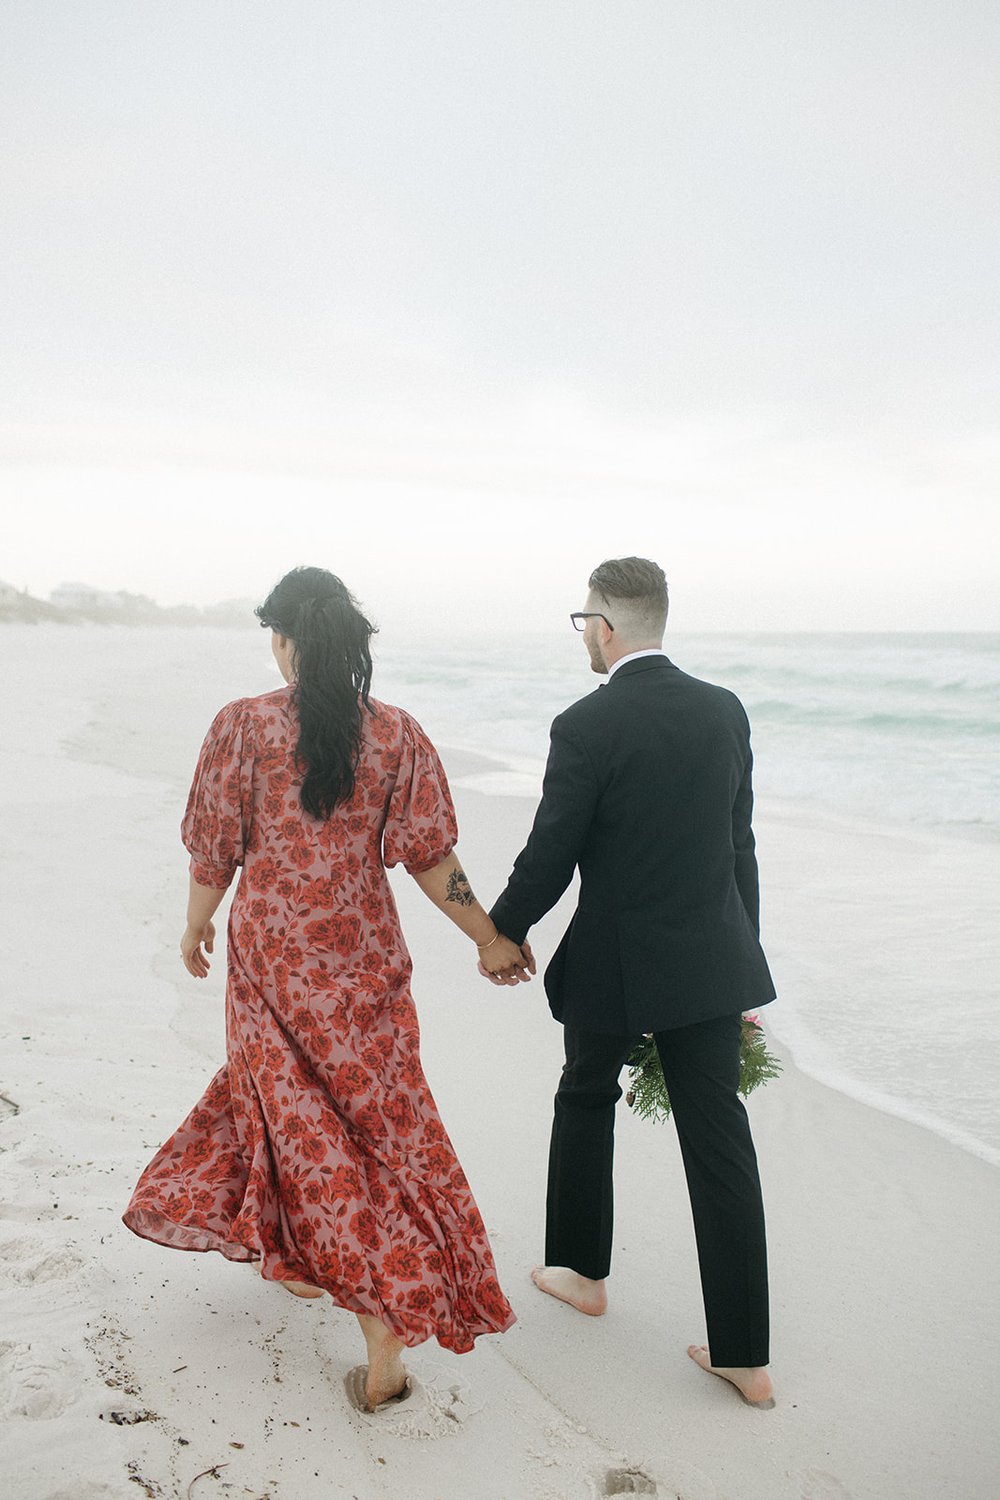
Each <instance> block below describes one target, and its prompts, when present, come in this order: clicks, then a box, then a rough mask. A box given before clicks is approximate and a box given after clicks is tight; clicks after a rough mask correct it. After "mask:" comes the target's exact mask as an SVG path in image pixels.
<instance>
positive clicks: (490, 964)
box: [478, 932, 536, 984]
mask: <svg viewBox="0 0 1000 1500" xmlns="http://www.w3.org/2000/svg"><path fill="white" fill-rule="evenodd" d="M478 967H479V972H480V974H482V976H483V978H484V979H488V980H489V981H490V984H521V983H527V981H528V980H529V979H530V978H531V976H532V974H534V973H535V972H536V964H535V955H534V954H533V953H532V951H531V949H530V947H529V946H528V944H527V943H521V945H520V947H519V946H518V944H517V943H515V942H512V941H511V939H510V938H509V937H505V936H504V934H503V933H502V932H500V933H498V934H497V936H496V938H494V939H493V941H492V942H490V943H488V944H487V945H486V947H485V948H481V949H480V950H479V965H478Z"/></svg>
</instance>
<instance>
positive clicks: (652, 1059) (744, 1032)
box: [625, 1015, 781, 1120]
mask: <svg viewBox="0 0 1000 1500" xmlns="http://www.w3.org/2000/svg"><path fill="white" fill-rule="evenodd" d="M627 1066H628V1076H629V1090H628V1093H627V1094H626V1095H625V1102H626V1104H627V1105H628V1106H629V1108H630V1109H634V1110H635V1112H636V1114H637V1115H639V1116H640V1118H641V1119H643V1120H666V1119H667V1118H668V1117H669V1115H670V1096H669V1094H668V1093H667V1085H666V1082H665V1080H664V1077H663V1069H662V1067H661V1066H660V1054H659V1053H658V1052H657V1050H656V1042H655V1041H654V1040H653V1038H652V1036H644V1037H643V1038H642V1039H641V1040H640V1041H638V1042H637V1043H636V1044H635V1046H634V1047H633V1048H632V1051H631V1052H630V1053H629V1056H628V1064H627ZM780 1072H781V1064H780V1063H779V1062H778V1060H777V1058H776V1057H773V1056H772V1055H771V1053H770V1052H768V1050H767V1044H766V1042H765V1040H764V1032H763V1029H762V1027H761V1024H760V1022H759V1021H758V1019H757V1017H756V1016H751V1015H746V1016H744V1017H743V1020H742V1024H741V1029H740V1082H739V1090H740V1093H741V1094H742V1095H743V1097H744V1099H745V1098H746V1096H747V1095H748V1094H751V1093H753V1091H754V1089H755V1088H759V1087H760V1085H761V1084H762V1083H766V1082H767V1080H768V1079H769V1078H777V1076H778V1074H779V1073H780Z"/></svg>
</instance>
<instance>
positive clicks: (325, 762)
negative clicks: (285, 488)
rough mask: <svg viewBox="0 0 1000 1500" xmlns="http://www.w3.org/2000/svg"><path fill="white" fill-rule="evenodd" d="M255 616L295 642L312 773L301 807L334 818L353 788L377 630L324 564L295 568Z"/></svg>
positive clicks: (300, 748)
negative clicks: (372, 641)
mask: <svg viewBox="0 0 1000 1500" xmlns="http://www.w3.org/2000/svg"><path fill="white" fill-rule="evenodd" d="M254 613H255V614H256V616H257V618H258V619H259V620H260V623H261V625H264V626H267V627H268V628H269V629H271V630H276V631H277V632H278V634H279V635H284V636H287V637H288V638H289V640H291V641H292V642H293V644H294V648H295V649H294V654H293V661H294V663H295V673H296V682H295V684H294V687H293V690H292V692H293V699H294V702H295V704H296V707H297V708H298V714H299V742H298V744H297V745H296V747H295V755H296V759H297V760H298V762H299V765H300V766H301V767H303V769H304V770H305V773H306V774H305V779H304V780H303V782H302V793H301V796H302V806H303V807H304V808H305V810H306V812H308V813H312V815H313V817H314V818H328V817H329V816H330V814H331V813H332V812H333V809H334V808H335V807H336V805H337V803H338V802H342V801H344V800H345V799H346V798H348V797H350V796H351V794H352V793H353V791H354V773H355V770H356V768H357V764H358V754H359V751H360V747H361V705H362V704H364V706H365V708H368V707H369V703H368V690H369V688H370V687H371V682H372V654H371V646H370V642H371V638H372V636H373V635H374V634H375V627H374V625H372V624H371V623H370V622H369V621H368V620H366V619H365V617H364V615H363V614H362V613H361V610H360V609H359V608H358V605H357V601H356V600H355V599H354V598H353V597H352V596H351V593H350V591H349V590H348V589H347V587H346V585H345V584H343V583H342V582H341V580H340V579H339V578H338V577H337V576H336V574H335V573H328V572H327V571H326V569H325V568H293V569H292V571H291V572H290V573H286V574H285V576H284V578H282V579H281V580H280V582H278V583H276V584H275V585H274V588H273V589H272V590H271V592H270V593H269V594H268V596H267V598H266V599H265V600H264V603H263V604H260V605H258V606H257V608H256V609H255V610H254Z"/></svg>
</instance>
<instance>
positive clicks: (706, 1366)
mask: <svg viewBox="0 0 1000 1500" xmlns="http://www.w3.org/2000/svg"><path fill="white" fill-rule="evenodd" d="M688 1354H690V1356H691V1358H692V1359H693V1360H694V1362H695V1364H696V1365H700V1366H701V1368H702V1369H703V1370H707V1371H708V1373H709V1374H710V1375H721V1377H722V1379H723V1380H728V1381H729V1383H730V1385H734V1386H735V1387H736V1389H737V1390H738V1391H739V1393H740V1395H741V1396H742V1397H743V1400H744V1401H745V1402H746V1403H747V1405H748V1406H760V1407H763V1408H764V1409H767V1408H769V1407H772V1406H773V1405H774V1387H773V1386H772V1385H771V1377H770V1375H769V1374H768V1370H767V1366H766V1365H713V1364H712V1359H711V1355H710V1354H709V1352H708V1350H707V1348H706V1347H705V1345H704V1344H688Z"/></svg>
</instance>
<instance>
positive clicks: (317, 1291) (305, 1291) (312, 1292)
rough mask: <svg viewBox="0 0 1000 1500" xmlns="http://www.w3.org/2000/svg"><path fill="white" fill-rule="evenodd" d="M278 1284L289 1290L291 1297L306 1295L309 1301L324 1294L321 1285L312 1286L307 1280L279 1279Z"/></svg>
mask: <svg viewBox="0 0 1000 1500" xmlns="http://www.w3.org/2000/svg"><path fill="white" fill-rule="evenodd" d="M278 1285H279V1286H283V1287H284V1288H285V1291H286V1292H291V1294H292V1296H293V1297H306V1298H307V1299H308V1300H309V1301H312V1300H313V1299H314V1298H316V1297H323V1296H325V1295H326V1294H325V1293H324V1291H323V1288H322V1287H321V1286H313V1285H312V1283H311V1282H309V1281H279V1282H278Z"/></svg>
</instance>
